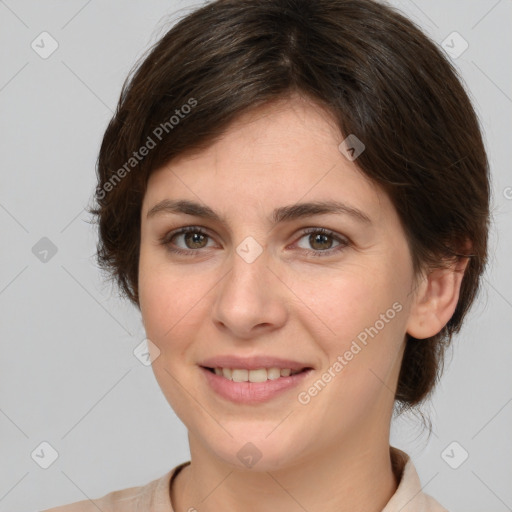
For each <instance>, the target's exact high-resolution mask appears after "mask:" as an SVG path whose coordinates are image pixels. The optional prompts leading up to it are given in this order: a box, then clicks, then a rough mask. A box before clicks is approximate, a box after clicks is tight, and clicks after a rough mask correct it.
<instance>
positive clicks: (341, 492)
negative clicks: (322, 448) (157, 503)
mask: <svg viewBox="0 0 512 512" xmlns="http://www.w3.org/2000/svg"><path fill="white" fill-rule="evenodd" d="M373 434H374V438H373V440H372V441H370V442H369V443H367V444H360V443H359V442H352V441H354V440H351V442H350V443H340V447H339V448H338V449H336V450H332V449H329V450H326V453H322V454H319V453H318V452H316V453H315V455H314V458H313V459H308V458H303V459H301V461H300V462H299V463H295V464H294V465H292V466H287V467H285V468H283V467H280V468H279V469H276V470H273V471H257V470H255V469H254V468H253V469H252V470H250V471H247V470H239V469H237V468H233V466H232V465H228V464H225V463H224V462H223V461H219V460H218V458H216V457H213V456H212V455H211V453H208V452H206V451H203V450H202V449H201V446H200V444H199V443H195V442H194V439H193V438H192V437H190V434H189V441H190V447H191V464H190V465H189V466H186V467H185V468H183V469H182V471H181V472H180V473H179V474H178V475H177V477H176V480H175V482H174V485H173V489H172V492H171V501H172V503H173V506H174V510H175V512H186V511H188V510H193V509H197V510H201V512H214V511H218V510H248V511H251V512H260V511H261V512H264V511H265V512H266V511H268V510H286V511H295V510H297V511H303V510H308V512H317V511H318V512H320V511H322V512H355V511H361V512H363V511H364V512H380V511H381V510H382V509H383V508H384V507H385V505H386V504H387V503H388V501H389V500H390V499H391V497H392V496H393V494H394V493H395V491H396V489H397V486H398V480H399V479H398V477H397V475H395V474H394V473H393V467H392V460H391V455H390V447H389V435H388V436H387V438H385V439H383V438H380V439H379V438H378V437H377V436H375V431H374V432H373ZM382 437H384V436H382ZM361 446H362V447H364V448H363V449H361ZM331 448H332V447H331Z"/></svg>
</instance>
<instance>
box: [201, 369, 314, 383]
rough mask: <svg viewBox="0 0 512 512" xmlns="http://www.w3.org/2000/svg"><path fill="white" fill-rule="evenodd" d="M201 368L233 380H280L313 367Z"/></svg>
mask: <svg viewBox="0 0 512 512" xmlns="http://www.w3.org/2000/svg"><path fill="white" fill-rule="evenodd" d="M201 368H204V369H205V370H207V371H209V372H210V373H213V374H215V375H217V376H219V377H224V378H225V379H226V380H231V381H233V382H266V381H267V380H278V379H282V378H286V377H293V376H294V375H298V374H301V373H305V372H308V371H310V370H312V369H313V368H311V367H304V368H301V369H292V368H278V367H270V368H257V369H253V370H249V369H246V368H221V367H208V366H201Z"/></svg>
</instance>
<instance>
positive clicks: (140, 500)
mask: <svg viewBox="0 0 512 512" xmlns="http://www.w3.org/2000/svg"><path fill="white" fill-rule="evenodd" d="M186 464H189V462H185V463H183V464H180V465H178V466H176V467H175V468H173V469H172V470H171V471H169V472H167V473H166V474H165V475H163V476H161V477H160V478H157V479H156V480H152V481H151V482H149V483H147V484H145V485H141V486H137V487H129V488H126V489H121V490H118V491H114V492H111V493H109V494H106V495H105V496H103V497H101V498H97V499H88V500H82V501H77V502H75V503H70V504H68V505H62V506H58V507H54V508H49V509H46V510H43V511H41V512H98V510H101V511H102V512H138V511H140V510H151V511H155V512H160V511H162V512H172V508H171V502H170V495H169V487H170V482H171V478H172V477H173V475H175V474H177V471H179V469H181V468H182V467H183V466H185V465H186Z"/></svg>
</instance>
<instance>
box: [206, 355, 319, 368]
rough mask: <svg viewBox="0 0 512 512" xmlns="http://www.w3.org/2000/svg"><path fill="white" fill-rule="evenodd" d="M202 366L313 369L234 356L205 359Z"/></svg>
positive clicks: (279, 360)
mask: <svg viewBox="0 0 512 512" xmlns="http://www.w3.org/2000/svg"><path fill="white" fill-rule="evenodd" d="M199 364H200V366H204V367H205V368H235V369H242V370H258V369H259V368H280V369H283V368H290V369H291V370H302V369H304V368H312V366H311V365H308V364H305V363H300V362H298V361H291V360H290V359H282V358H279V357H272V356H263V355H261V356H253V357H237V356H233V355H225V356H216V357H210V358H209V359H205V360H204V361H202V362H201V363H199Z"/></svg>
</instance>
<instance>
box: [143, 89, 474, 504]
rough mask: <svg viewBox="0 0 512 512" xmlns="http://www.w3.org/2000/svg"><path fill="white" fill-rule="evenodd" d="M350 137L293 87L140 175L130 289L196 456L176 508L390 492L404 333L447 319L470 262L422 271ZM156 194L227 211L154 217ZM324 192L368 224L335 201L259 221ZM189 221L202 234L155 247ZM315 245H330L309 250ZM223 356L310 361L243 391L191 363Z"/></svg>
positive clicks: (364, 500)
mask: <svg viewBox="0 0 512 512" xmlns="http://www.w3.org/2000/svg"><path fill="white" fill-rule="evenodd" d="M343 138H344V137H342V135H341V134H340V133H339V130H338V129H337V128H336V126H335V124H334V122H333V120H332V119H331V118H330V117H329V115H328V113H327V112H325V111H323V110H322V109H320V108H319V107H318V106H315V105H314V104H313V103H311V102H309V101H307V100H305V99H303V98H300V97H298V96H291V97H290V98H288V99H287V100H281V101H279V102H277V103H275V104H273V105H271V106H269V105H267V106H265V107H259V108H258V109H255V110H253V111H251V112H248V113H245V114H243V115H242V116H240V117H239V118H237V120H236V121H235V122H234V123H233V124H232V125H231V126H230V127H229V129H228V130H227V131H226V132H225V133H224V135H223V137H222V138H220V139H219V140H217V141H216V142H215V143H214V144H213V145H211V146H210V147H209V148H208V149H206V150H204V149H203V150H201V151H200V152H196V153H194V154H183V155H181V156H180V157H179V158H177V159H175V160H173V161H172V162H171V163H169V164H167V165H165V166H163V167H162V168H160V169H157V170H155V171H154V172H153V173H152V175H151V176H150V179H149V182H148V187H147V191H146V194H145V197H144V201H143V206H142V211H141V249H140V266H139V297H140V308H141V313H142V318H143V322H144V326H145V329H146V333H147V337H148V338H149V339H150V340H151V342H152V343H154V347H158V351H159V352H158V351H157V350H156V349H155V348H153V355H154V356H158V357H156V359H155V360H154V361H153V370H154V373H155V376H156V379H157V381H158V383H159V385H160V387H161V389H162V391H163V393H164V395H165V397H166V399H167V400H168V402H169V404H170V405H171V407H172V408H173V409H174V411H175V412H176V414H177V415H178V416H179V417H180V419H181V420H182V421H183V423H184V424H185V426H186V427H187V430H188V438H189V444H190V452H191V461H192V463H191V465H190V466H188V467H186V468H184V469H183V470H182V471H181V472H180V473H179V475H178V477H177V478H176V480H175V482H174V485H173V488H172V491H171V500H172V503H173V506H174V509H175V511H176V512H184V511H187V510H189V508H190V507H195V508H196V509H198V510H201V512H210V511H218V510H247V511H254V512H257V511H268V510H286V511H290V512H292V511H303V510H304V509H306V510H308V511H309V512H315V511H320V510H321V511H323V512H330V511H332V512H334V511H336V512H340V511H341V512H345V511H346V512H348V511H351V512H354V511H357V510H361V511H363V510H364V511H365V512H371V511H375V512H377V511H380V510H381V509H382V508H383V507H384V506H385V505H386V503H387V502H388V501H389V499H390V498H391V496H392V495H393V494H394V493H395V491H396V488H397V484H398V482H397V479H396V477H395V475H394V474H393V471H392V467H391V459H390V452H389V433H390V422H391V417H392V410H393V399H394V391H395V389H396V385H397V380H398V374H399V370H400V364H401V360H402V356H403V351H404V347H405V339H406V333H407V332H408V333H410V334H411V335H413V336H414V337H417V338H426V337H429V336H432V335H434V334H436V333H437V332H439V331H440V330H441V329H442V327H443V326H444V325H445V324H446V322H447V321H448V320H449V318H450V317H451V315H452V314H453V311H454V310H455V307H456V304H457V300H458V293H459V287H460V282H461V279H462V274H463V270H464V265H462V266H460V265H459V266H457V267H453V268H448V269H444V270H435V271H432V272H430V273H428V272H425V273H423V274H422V275H419V276H415V275H414V273H413V268H412V259H411V254H410V251H409V247H408V244H407V240H406V238H405V233H404V231H403V229H402V226H401V223H400V219H399V217H398V215H397V213H396V210H395V208H394V207H393V205H392V203H391V201H390V200H389V198H388V197H387V195H386V194H385V193H384V192H383V191H382V190H380V189H379V187H377V186H376V185H375V184H374V183H372V182H371V181H369V180H368V178H366V177H365V176H364V175H363V174H362V172H361V171H359V170H358V168H357V160H355V161H354V162H351V161H349V160H348V159H347V158H346V157H345V156H344V155H343V154H342V153H341V152H340V151H339V149H338V146H339V144H340V143H341V141H342V140H343ZM164 199H187V200H191V201H196V202H198V203H201V204H203V205H207V206H209V207H210V208H211V209H213V210H214V211H215V212H217V213H218V214H219V215H221V216H222V217H223V218H224V222H217V221H211V220H205V219H203V218H199V217H195V216H190V215H186V214H183V213H180V214H175V213H168V212H166V213H160V214H157V215H153V216H151V217H149V218H148V217H147V213H148V211H149V210H150V209H151V208H153V206H155V205H156V204H157V203H159V202H160V201H162V200H164ZM316 200H338V201H343V202H345V203H347V204H349V205H351V206H353V207H356V208H358V209H360V210H362V211H363V212H364V213H365V214H366V215H367V216H368V217H370V220H371V222H372V224H371V225H367V224H365V223H362V222H359V221H357V220H355V219H354V218H352V217H350V216H348V215H344V214H327V215H316V216H313V217H308V218H305V219H296V220H292V221H287V222H281V223H279V224H277V225H275V226H274V225H272V224H271V223H270V222H269V220H268V217H269V216H270V214H271V212H272V211H273V209H274V208H277V207H281V206H285V205H293V204H295V203H297V202H305V201H316ZM185 226H200V227H201V228H202V229H203V231H205V232H207V234H208V237H206V239H204V240H203V242H202V243H198V242H197V241H196V242H195V245H194V241H193V239H188V240H187V238H186V236H185V235H177V236H176V237H174V238H173V239H172V242H170V241H169V237H168V238H167V242H168V246H166V245H165V244H163V243H161V241H160V239H161V238H162V237H165V236H166V235H168V234H169V233H171V232H173V231H174V230H177V229H179V228H182V227H185ZM309 227H315V228H326V229H328V230H331V231H333V232H334V233H335V236H339V237H340V239H343V237H346V238H348V240H349V244H348V245H347V246H344V247H343V249H342V250H340V251H335V249H336V248H338V247H339V244H340V242H338V241H337V240H336V239H335V238H330V237H327V241H324V242H322V243H323V245H322V243H320V244H318V243H317V244H315V242H314V235H313V237H310V235H308V234H306V235H304V234H303V232H302V230H303V229H304V228H309ZM248 236H251V237H253V238H254V239H255V240H256V241H257V242H258V243H259V244H260V246H261V247H262V249H263V252H262V253H261V255H260V256H259V257H258V258H257V259H256V260H255V261H254V262H252V263H248V262H247V261H245V260H244V259H243V258H241V257H240V256H239V255H238V254H237V252H236V248H237V246H238V245H239V244H240V243H241V242H242V241H243V240H244V239H245V238H246V237H248ZM312 238H313V240H312ZM187 241H188V245H187ZM169 246H171V247H177V248H181V249H182V250H185V251H188V252H189V254H188V255H178V254H175V253H172V252H171V251H170V250H169ZM322 247H325V248H328V250H327V251H325V250H324V251H323V252H324V253H329V252H330V254H327V255H323V256H320V257H316V256H315V255H313V254H312V253H314V252H316V253H318V252H321V248H322ZM192 253H194V254H197V256H193V255H192ZM397 302H398V303H399V304H400V305H401V310H400V312H398V313H396V315H395V316H394V318H393V319H392V320H390V321H389V322H387V323H385V327H384V328H382V329H381V330H379V332H378V334H377V335H376V336H374V337H373V338H369V339H368V343H367V345H366V346H363V347H362V350H361V351H360V352H358V353H357V355H355V356H354V357H353V359H352V360H351V361H349V362H348V364H347V365H346V366H344V368H343V370H342V371H340V372H338V373H337V374H336V376H335V377H334V378H332V379H331V381H330V382H329V383H328V384H327V385H326V386H325V387H324V389H322V390H321V392H319V393H318V394H317V395H316V396H314V397H313V398H311V400H310V402H309V403H307V404H301V403H299V401H298V399H297V395H298V393H299V392H300V391H304V390H306V391H307V390H308V388H309V387H311V386H312V385H313V383H314V382H315V381H317V380H318V379H319V378H320V377H321V376H322V374H324V373H325V372H326V371H327V370H328V368H329V367H332V365H333V363H334V362H335V361H336V359H337V357H338V356H339V355H343V354H344V353H345V352H346V351H347V350H348V349H349V348H350V346H351V343H352V341H353V340H354V339H356V338H357V335H358V334H359V333H361V332H363V331H364V330H365V328H368V327H370V326H374V325H375V323H376V321H377V320H378V319H379V318H381V317H380V315H381V314H383V313H385V312H386V311H387V310H389V309H390V308H391V307H392V305H393V304H394V303H397ZM220 354H237V355H240V356H242V357H245V356H251V355H255V354H268V355H272V356H277V357H283V358H289V359H293V360H297V361H300V362H303V363H306V364H305V365H306V366H312V367H314V371H313V372H312V374H310V375H309V376H308V377H307V380H306V381H305V382H304V383H303V384H301V385H300V389H295V388H294V389H291V390H289V391H285V392H284V393H281V394H280V395H278V396H277V397H275V398H272V399H271V400H268V401H267V402H264V403H260V404H253V405H250V404H242V405H239V404H234V403H231V402H228V401H226V400H224V399H223V398H221V397H219V396H218V395H216V394H215V393H214V392H213V391H212V390H211V389H210V388H209V386H208V385H207V384H206V381H205V379H204V376H203V375H202V373H201V370H200V368H199V366H198V364H199V363H200V362H201V361H202V360H204V359H206V358H208V357H212V356H215V355H220ZM247 442H252V443H253V444H254V445H255V446H256V447H257V449H258V450H259V452H261V455H262V456H261V459H260V460H259V461H258V462H257V463H256V464H255V465H254V466H253V467H252V468H248V467H246V466H244V465H243V464H242V463H241V461H240V460H239V459H238V457H237V452H238V451H239V450H240V448H241V447H243V446H244V445H245V444H246V443H247ZM312 491H314V492H312Z"/></svg>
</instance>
